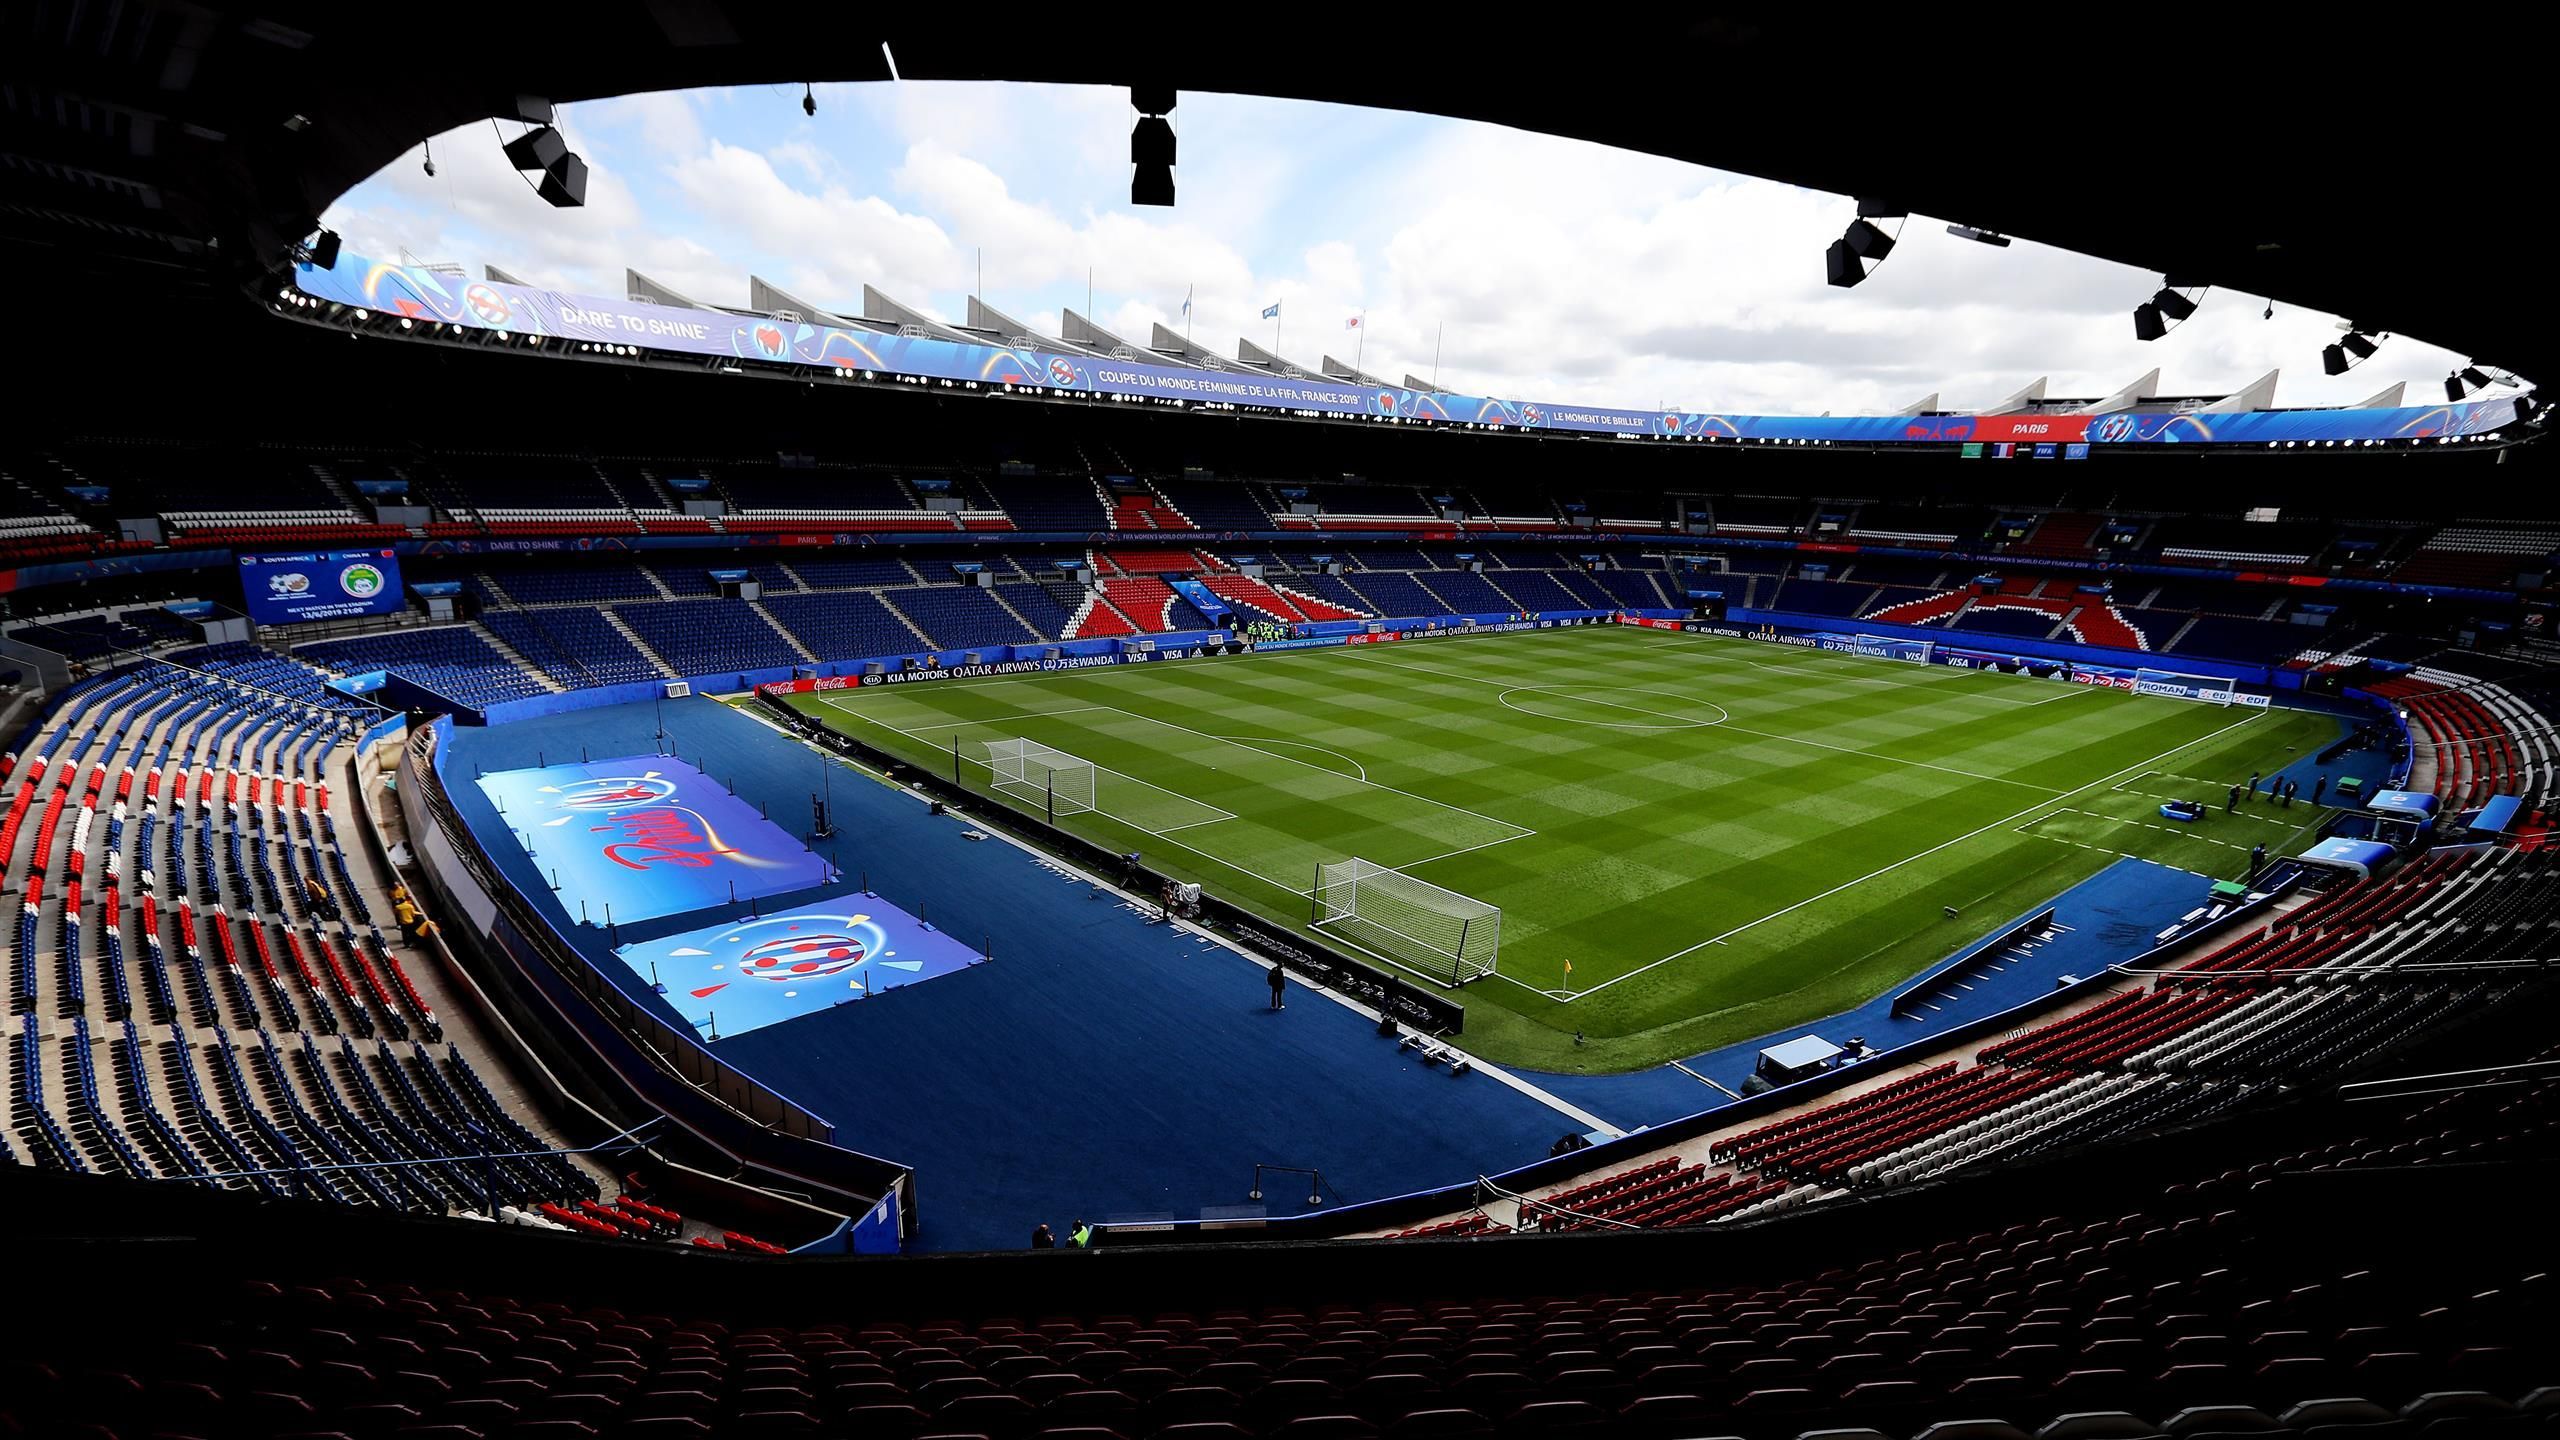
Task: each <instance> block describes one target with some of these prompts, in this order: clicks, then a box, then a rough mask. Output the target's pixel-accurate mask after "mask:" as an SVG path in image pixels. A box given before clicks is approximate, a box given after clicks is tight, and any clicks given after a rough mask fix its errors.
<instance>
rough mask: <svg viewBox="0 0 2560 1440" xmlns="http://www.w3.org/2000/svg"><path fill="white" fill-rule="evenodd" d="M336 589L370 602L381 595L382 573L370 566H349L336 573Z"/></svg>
mask: <svg viewBox="0 0 2560 1440" xmlns="http://www.w3.org/2000/svg"><path fill="white" fill-rule="evenodd" d="M295 578H297V579H299V578H301V577H299V576H297V577H295ZM338 588H339V589H341V590H344V591H346V592H347V593H348V594H349V595H352V596H354V597H355V598H356V599H358V600H370V599H372V598H373V597H374V596H376V595H379V594H381V593H382V572H381V571H380V570H377V569H375V568H374V567H373V566H371V565H350V566H348V567H347V568H346V569H344V570H342V571H340V572H338Z"/></svg>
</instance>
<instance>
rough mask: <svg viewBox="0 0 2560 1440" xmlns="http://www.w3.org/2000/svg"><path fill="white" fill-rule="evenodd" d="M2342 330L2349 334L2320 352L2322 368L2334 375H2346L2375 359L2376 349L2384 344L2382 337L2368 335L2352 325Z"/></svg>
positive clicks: (2345, 326)
mask: <svg viewBox="0 0 2560 1440" xmlns="http://www.w3.org/2000/svg"><path fill="white" fill-rule="evenodd" d="M2340 328H2341V329H2344V330H2345V331H2346V332H2347V333H2346V334H2344V335H2341V336H2339V337H2338V343H2337V344H2335V345H2328V346H2323V347H2322V348H2321V351H2320V368H2321V369H2322V370H2325V371H2327V372H2328V373H2329V374H2332V375H2344V374H2346V373H2347V372H2348V371H2350V370H2353V369H2354V368H2356V367H2357V366H2358V365H2361V364H2363V363H2364V362H2365V361H2367V360H2369V359H2371V358H2373V352H2374V349H2375V347H2376V346H2378V345H2380V344H2381V343H2382V341H2381V338H2380V337H2376V336H2372V335H2368V334H2366V333H2364V332H2363V331H2361V330H2359V329H2357V328H2356V327H2355V326H2354V325H2352V324H2349V325H2343V326H2341V327H2340Z"/></svg>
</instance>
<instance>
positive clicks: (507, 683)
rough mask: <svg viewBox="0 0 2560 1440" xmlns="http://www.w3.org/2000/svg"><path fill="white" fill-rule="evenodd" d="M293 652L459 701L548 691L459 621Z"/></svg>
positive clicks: (490, 700)
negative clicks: (386, 675) (383, 674)
mask: <svg viewBox="0 0 2560 1440" xmlns="http://www.w3.org/2000/svg"><path fill="white" fill-rule="evenodd" d="M293 653H294V658H295V659H298V660H303V661H307V662H309V663H311V664H314V665H317V666H320V667H321V668H322V669H325V670H330V671H334V672H336V673H337V674H340V675H345V674H349V673H352V672H355V671H360V670H388V671H391V672H392V673H394V674H396V675H402V676H406V677H407V678H409V679H411V680H414V681H416V682H417V683H418V684H420V685H423V686H425V687H426V688H428V689H430V690H433V691H435V692H436V693H437V694H439V695H443V696H446V697H448V698H450V699H453V700H458V701H460V702H462V703H463V704H465V705H488V704H492V703H494V702H497V701H501V700H521V699H524V698H525V697H527V696H531V695H541V694H546V693H549V691H550V688H551V687H549V686H546V685H544V684H543V683H542V682H541V681H539V680H536V679H535V678H534V677H532V676H531V675H528V674H526V673H525V672H524V670H523V669H522V668H520V667H519V666H517V665H516V664H515V663H514V662H512V661H510V660H508V659H507V657H505V656H504V655H501V654H499V653H498V651H497V650H496V649H495V648H494V647H493V646H491V645H490V644H489V642H488V639H487V638H486V637H485V636H483V635H482V634H481V633H480V632H479V631H477V630H474V629H472V628H471V627H469V626H465V625H439V626H435V627H432V628H428V629H420V630H402V631H395V632H393V633H390V634H386V635H367V636H360V637H356V638H352V639H346V640H326V641H322V642H320V643H318V644H313V645H303V646H299V647H297V648H296V649H295V650H294V652H293Z"/></svg>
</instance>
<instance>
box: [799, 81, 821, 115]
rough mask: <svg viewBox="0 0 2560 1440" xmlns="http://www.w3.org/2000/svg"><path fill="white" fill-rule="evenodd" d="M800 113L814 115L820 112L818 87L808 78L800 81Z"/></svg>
mask: <svg viewBox="0 0 2560 1440" xmlns="http://www.w3.org/2000/svg"><path fill="white" fill-rule="evenodd" d="M800 113H801V114H803V115H808V116H812V117H814V116H816V115H817V113H818V87H817V86H815V85H812V84H810V83H809V82H808V81H806V80H803V81H801V82H800Z"/></svg>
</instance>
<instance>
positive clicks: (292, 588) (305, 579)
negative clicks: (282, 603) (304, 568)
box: [267, 570, 311, 595]
mask: <svg viewBox="0 0 2560 1440" xmlns="http://www.w3.org/2000/svg"><path fill="white" fill-rule="evenodd" d="M310 588H311V577H310V576H308V575H305V574H303V573H302V572H301V571H299V570H288V571H286V572H285V573H283V574H281V575H270V576H268V577H267V593H268V594H270V595H300V594H302V593H303V592H305V591H307V590H309V589H310Z"/></svg>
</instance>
